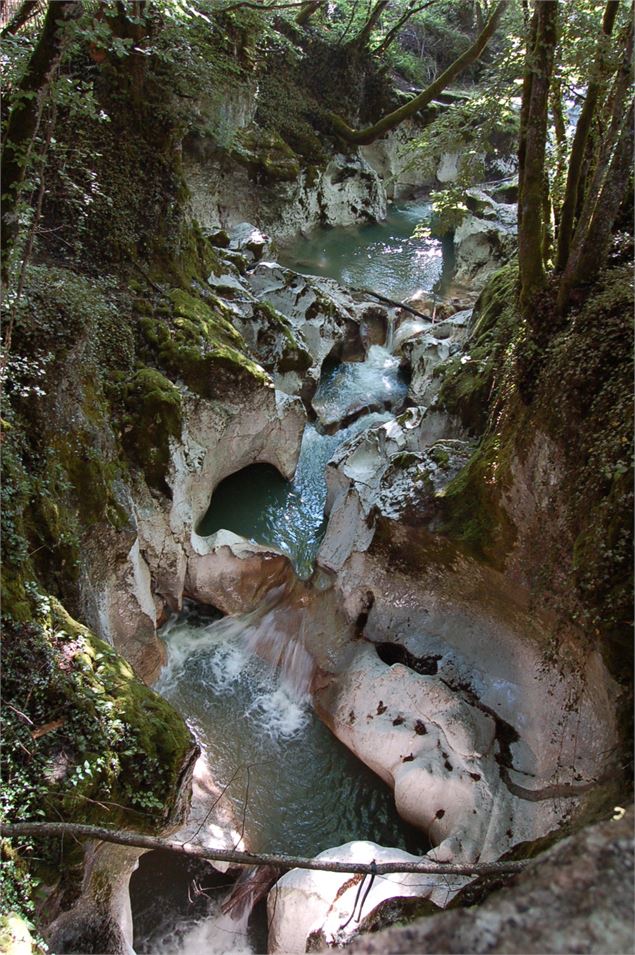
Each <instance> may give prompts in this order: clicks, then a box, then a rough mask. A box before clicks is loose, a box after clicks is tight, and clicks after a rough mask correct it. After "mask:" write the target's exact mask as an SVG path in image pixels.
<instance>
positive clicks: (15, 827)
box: [0, 822, 529, 877]
mask: <svg viewBox="0 0 635 955" xmlns="http://www.w3.org/2000/svg"><path fill="white" fill-rule="evenodd" d="M0 836H3V837H5V838H7V839H17V838H21V837H24V836H35V837H38V836H39V837H42V838H45V837H46V838H48V837H51V836H72V837H75V838H80V839H96V840H98V841H101V842H112V843H114V844H115V845H120V846H135V847H137V848H139V849H150V850H152V849H165V850H167V851H168V852H177V853H180V854H181V855H188V856H194V857H196V858H198V859H210V860H212V861H216V862H234V863H238V864H239V865H252V866H261V865H269V866H271V865H272V866H276V867H278V868H280V869H312V870H317V871H320V872H362V873H371V874H372V873H373V872H374V873H375V874H377V875H389V874H390V873H394V872H415V873H422V874H426V875H469V876H475V877H476V876H481V875H502V874H510V873H515V872H522V870H523V869H524V868H525V866H526V865H527V864H528V862H529V860H518V861H515V862H478V863H475V864H474V865H469V864H467V863H457V864H447V863H440V862H432V861H431V860H430V859H426V860H425V861H422V862H405V861H404V862H380V863H378V864H377V865H375V864H372V863H365V862H335V861H331V860H330V859H306V858H304V857H303V856H290V855H283V854H279V853H265V852H238V851H237V850H235V849H209V848H207V847H206V846H198V845H191V844H183V843H181V842H174V841H173V840H170V839H160V838H159V837H157V836H146V835H142V834H140V833H136V832H123V831H121V830H112V829H104V828H102V827H100V826H84V825H80V824H78V823H72V822H17V823H12V824H9V823H0ZM422 859H425V857H422Z"/></svg>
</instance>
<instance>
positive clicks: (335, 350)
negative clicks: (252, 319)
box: [249, 262, 364, 383]
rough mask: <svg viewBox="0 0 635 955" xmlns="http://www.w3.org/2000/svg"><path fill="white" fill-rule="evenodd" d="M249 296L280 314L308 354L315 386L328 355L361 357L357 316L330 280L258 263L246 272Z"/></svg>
mask: <svg viewBox="0 0 635 955" xmlns="http://www.w3.org/2000/svg"><path fill="white" fill-rule="evenodd" d="M249 284H250V287H251V290H252V292H253V294H254V295H255V296H256V297H257V298H258V299H259V300H261V301H264V302H266V303H268V305H269V306H271V307H273V308H274V309H275V310H276V311H277V312H279V313H281V314H282V315H284V317H285V318H286V320H287V321H288V322H289V325H290V326H291V328H292V330H293V332H294V334H295V335H297V336H298V340H299V341H300V342H302V344H303V347H304V348H306V350H307V351H308V353H309V354H310V355H311V358H312V364H311V367H310V368H309V369H308V371H307V374H308V376H309V377H311V378H312V379H313V380H314V381H315V382H316V383H317V381H318V379H319V376H320V370H321V368H322V364H323V362H324V360H325V359H326V358H327V357H328V356H337V357H344V356H346V357H355V356H357V357H361V356H362V355H363V353H364V346H363V344H362V340H361V334H360V325H359V317H358V314H357V310H356V305H355V303H354V301H353V299H352V298H351V296H350V295H349V294H348V293H347V292H346V291H345V290H344V289H342V288H341V287H340V286H339V285H338V284H337V282H334V281H333V280H332V279H324V278H316V277H313V276H304V275H299V274H298V273H297V272H292V271H291V270H290V269H285V268H283V267H282V266H280V265H278V264H276V263H268V262H262V263H260V264H259V265H258V266H256V268H254V269H253V270H252V271H251V272H250V273H249Z"/></svg>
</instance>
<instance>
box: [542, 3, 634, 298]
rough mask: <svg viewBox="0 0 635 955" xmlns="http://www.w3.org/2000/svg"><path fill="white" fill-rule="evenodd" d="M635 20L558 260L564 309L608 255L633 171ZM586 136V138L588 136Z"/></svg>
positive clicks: (628, 29) (596, 271)
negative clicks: (563, 255) (570, 231)
mask: <svg viewBox="0 0 635 955" xmlns="http://www.w3.org/2000/svg"><path fill="white" fill-rule="evenodd" d="M633 33H634V30H633V22H632V20H631V21H630V23H629V24H628V26H627V28H626V31H625V33H624V36H623V41H622V51H621V59H620V66H619V69H618V71H617V74H616V76H615V80H614V83H613V87H612V89H611V91H610V93H609V96H608V103H607V110H610V113H609V117H608V118H607V120H606V123H605V129H604V136H603V138H602V140H601V143H600V147H599V150H598V155H597V157H596V158H595V162H594V164H593V167H592V168H591V169H590V171H589V174H588V176H587V177H586V187H585V189H584V192H583V194H581V195H580V193H582V189H581V188H580V189H579V190H578V193H579V196H578V201H579V204H580V208H579V213H578V217H577V221H576V223H575V229H574V231H573V236H572V238H571V241H570V247H569V249H568V255H567V259H566V261H565V262H564V264H562V263H560V262H559V263H558V264H559V265H560V267H561V269H562V274H561V278H560V283H559V289H558V311H559V312H560V313H561V314H562V313H564V312H565V311H566V310H567V308H568V305H569V300H570V297H571V293H572V290H573V289H574V288H575V287H576V286H578V285H582V284H588V283H589V282H591V281H592V280H593V279H594V278H595V276H597V274H598V272H599V270H600V269H601V268H602V266H603V265H604V263H605V261H606V255H607V252H608V248H609V243H610V237H611V232H612V229H613V224H614V222H615V220H616V218H617V215H618V212H619V210H620V206H621V205H622V201H623V199H624V196H625V194H626V191H627V189H628V185H629V182H630V181H631V176H632V158H633V157H632V148H633V97H632V84H633V40H634V37H633ZM587 142H588V140H587Z"/></svg>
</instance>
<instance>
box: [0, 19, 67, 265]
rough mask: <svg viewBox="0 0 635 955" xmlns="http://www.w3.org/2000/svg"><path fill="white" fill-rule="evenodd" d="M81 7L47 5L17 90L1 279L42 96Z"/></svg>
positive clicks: (6, 155) (8, 139)
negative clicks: (66, 29) (69, 24)
mask: <svg viewBox="0 0 635 955" xmlns="http://www.w3.org/2000/svg"><path fill="white" fill-rule="evenodd" d="M82 12H83V6H82V4H81V3H73V2H61V3H60V2H52V0H51V2H49V5H48V8H47V11H46V16H45V18H44V24H43V27H42V32H41V34H40V37H39V39H38V42H37V44H36V46H35V49H34V50H33V53H32V55H31V59H30V60H29V64H28V66H27V68H26V70H25V72H24V76H23V77H22V80H21V82H20V84H19V86H18V88H17V95H16V102H15V106H14V107H13V109H12V110H11V113H10V115H9V121H8V123H7V130H6V134H5V138H4V146H3V150H2V168H1V175H2V199H3V203H2V205H3V208H2V276H3V279H4V280H5V281H6V280H7V278H8V274H7V267H8V260H9V255H10V252H11V249H12V247H13V245H14V242H15V238H16V235H17V206H18V199H19V192H20V185H21V183H22V180H23V179H24V174H25V165H26V155H27V151H28V147H29V144H30V143H31V142H32V140H33V138H34V136H35V134H36V130H37V125H38V112H39V109H40V106H41V101H42V96H43V95H45V93H46V88H47V87H48V85H49V83H50V80H51V77H52V75H53V72H54V71H55V69H56V67H57V66H58V64H59V61H60V58H61V56H62V52H63V40H64V27H65V25H66V23H67V22H68V21H69V20H72V19H74V18H76V17H79V16H81V14H82Z"/></svg>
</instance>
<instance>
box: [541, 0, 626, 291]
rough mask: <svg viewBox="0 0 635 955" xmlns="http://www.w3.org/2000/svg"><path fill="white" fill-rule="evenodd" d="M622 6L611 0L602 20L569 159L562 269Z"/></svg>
mask: <svg viewBox="0 0 635 955" xmlns="http://www.w3.org/2000/svg"><path fill="white" fill-rule="evenodd" d="M618 10H619V2H618V0H608V3H607V4H606V9H605V11H604V18H603V20H602V33H601V35H600V37H599V39H598V44H597V50H596V53H595V62H594V64H593V67H592V74H591V75H592V77H593V78H592V79H591V81H590V83H589V86H588V89H587V95H586V99H585V100H584V106H583V107H582V111H581V113H580V117H579V119H578V124H577V126H576V130H575V135H574V137H573V144H572V146H571V157H570V159H569V171H568V173H567V185H566V189H565V194H564V201H563V203H562V210H561V212H560V225H559V229H558V254H557V258H556V270H557V271H558V272H563V271H564V269H565V268H566V265H567V259H568V258H569V249H570V247H571V239H572V237H573V228H574V222H575V213H576V208H577V206H578V195H579V188H580V181H581V174H582V165H583V159H584V155H585V152H586V146H587V142H588V139H589V134H590V132H591V124H592V122H593V117H594V116H595V111H596V108H597V103H598V99H599V95H600V91H601V89H602V86H603V83H604V80H605V74H606V54H607V46H608V38H609V37H610V35H611V33H612V30H613V25H614V23H615V17H616V16H617V12H618Z"/></svg>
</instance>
